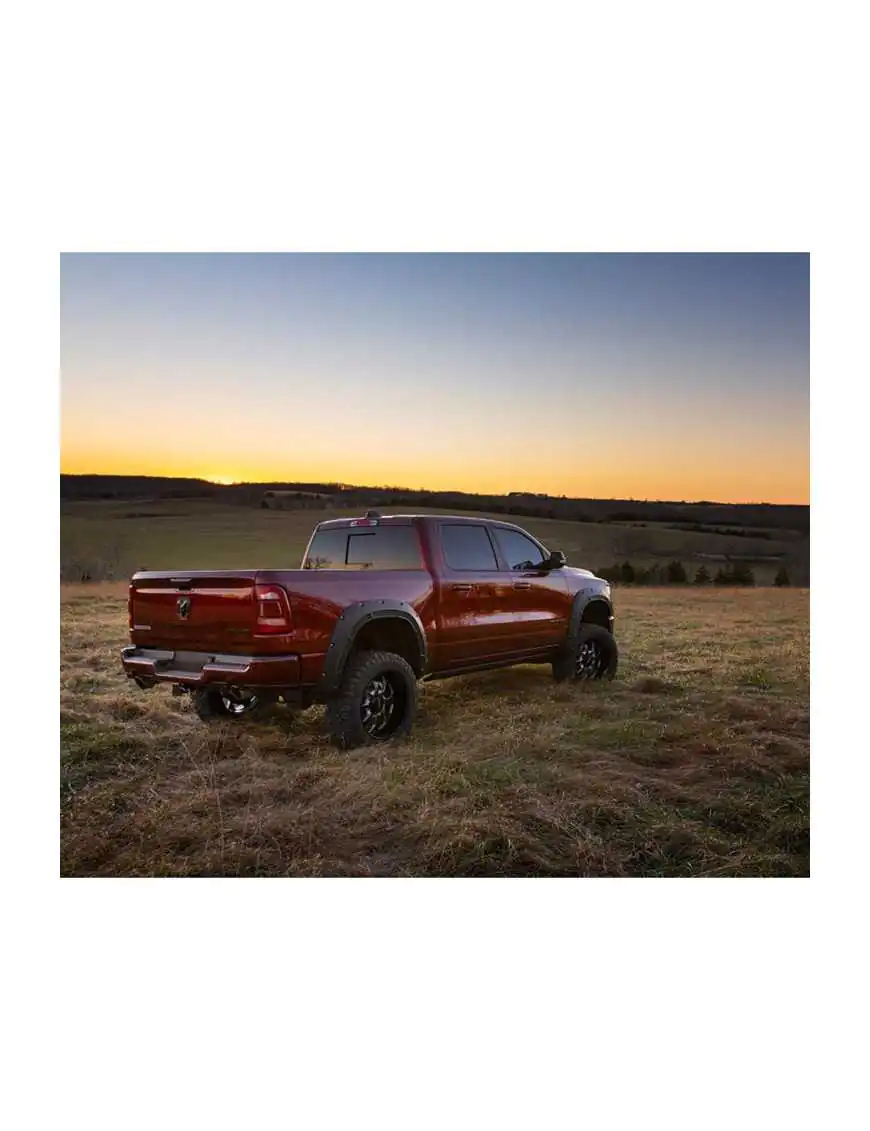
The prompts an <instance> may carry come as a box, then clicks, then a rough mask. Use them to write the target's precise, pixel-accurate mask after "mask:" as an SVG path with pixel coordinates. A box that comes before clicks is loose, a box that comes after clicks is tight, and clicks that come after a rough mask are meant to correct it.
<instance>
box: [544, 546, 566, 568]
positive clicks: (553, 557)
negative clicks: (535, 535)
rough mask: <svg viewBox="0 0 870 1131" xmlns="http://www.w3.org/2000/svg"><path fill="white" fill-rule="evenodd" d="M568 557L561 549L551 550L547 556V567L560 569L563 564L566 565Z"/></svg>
mask: <svg viewBox="0 0 870 1131" xmlns="http://www.w3.org/2000/svg"><path fill="white" fill-rule="evenodd" d="M567 563H568V559H567V558H566V557H565V555H564V554H563V553H562V551H561V550H551V551H550V556H549V558H547V561H546V566H547V569H561V568H562V566H563V565H567Z"/></svg>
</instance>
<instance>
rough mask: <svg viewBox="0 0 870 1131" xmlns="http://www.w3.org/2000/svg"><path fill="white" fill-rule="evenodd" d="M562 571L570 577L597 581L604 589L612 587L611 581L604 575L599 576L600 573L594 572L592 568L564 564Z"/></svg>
mask: <svg viewBox="0 0 870 1131" xmlns="http://www.w3.org/2000/svg"><path fill="white" fill-rule="evenodd" d="M562 571H563V573H565V574H566V575H567V576H569V577H576V578H578V579H580V578H582V579H583V580H586V581H597V582H598V587H600V588H601V589H602V591H607V590H609V589H610V582H609V581H605V580H604V578H603V577H598V575H597V574H594V573H593V572H592V570H590V569H579V568H578V567H577V566H563V567H562Z"/></svg>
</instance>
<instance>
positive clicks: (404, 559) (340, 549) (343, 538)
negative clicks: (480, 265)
mask: <svg viewBox="0 0 870 1131" xmlns="http://www.w3.org/2000/svg"><path fill="white" fill-rule="evenodd" d="M302 568H303V569H357V570H359V569H385V570H402V569H405V570H415V569H422V568H423V558H422V555H421V552H420V539H419V537H418V534H417V530H416V528H415V527H413V526H410V525H401V526H400V525H394V524H385V525H383V526H365V527H360V526H341V527H328V528H327V529H325V530H318V531H316V532H315V534H314V537H313V538H312V539H311V544H310V546H309V547H308V551H307V553H306V555H305V560H304V561H303V563H302Z"/></svg>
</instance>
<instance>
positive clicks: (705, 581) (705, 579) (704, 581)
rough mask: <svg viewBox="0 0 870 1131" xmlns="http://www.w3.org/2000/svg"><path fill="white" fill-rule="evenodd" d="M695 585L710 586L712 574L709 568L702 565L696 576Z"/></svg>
mask: <svg viewBox="0 0 870 1131" xmlns="http://www.w3.org/2000/svg"><path fill="white" fill-rule="evenodd" d="M695 584H696V585H709V584H710V574H709V573H708V572H707V567H706V566H705V565H702V566H701V567H700V569H699V570H698V572H697V573H696V574H695Z"/></svg>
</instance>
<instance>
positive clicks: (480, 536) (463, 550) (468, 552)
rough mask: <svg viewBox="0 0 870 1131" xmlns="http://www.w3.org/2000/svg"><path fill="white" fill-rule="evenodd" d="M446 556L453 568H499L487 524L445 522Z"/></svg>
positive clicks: (444, 542) (443, 528)
mask: <svg viewBox="0 0 870 1131" xmlns="http://www.w3.org/2000/svg"><path fill="white" fill-rule="evenodd" d="M441 544H442V545H443V547H444V558H445V561H446V562H447V564H448V565H449V566H450V568H451V569H467V570H497V569H498V562H497V561H496V556H495V550H494V549H493V548H492V542H491V541H490V538H489V534H488V533H487V530H486V527H485V526H474V525H473V524H472V523H467V522H463V523H458V522H457V523H455V524H453V523H445V524H444V525H443V526H442V527H441Z"/></svg>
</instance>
